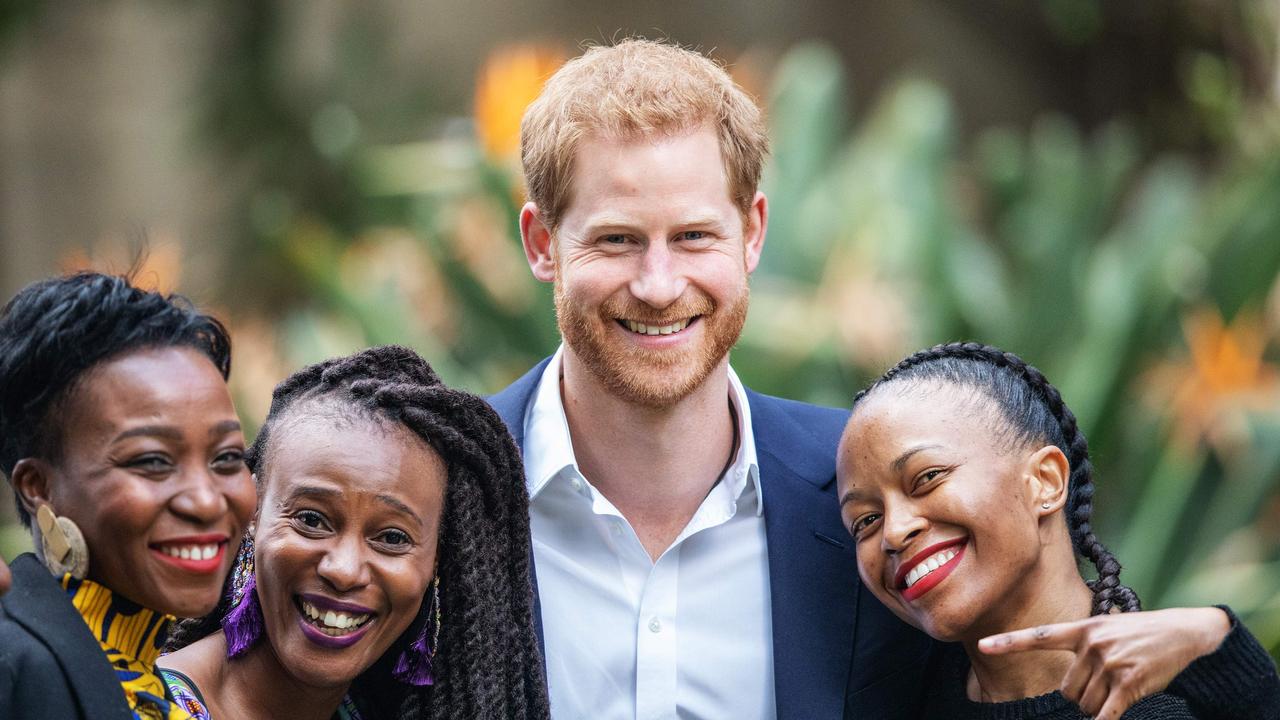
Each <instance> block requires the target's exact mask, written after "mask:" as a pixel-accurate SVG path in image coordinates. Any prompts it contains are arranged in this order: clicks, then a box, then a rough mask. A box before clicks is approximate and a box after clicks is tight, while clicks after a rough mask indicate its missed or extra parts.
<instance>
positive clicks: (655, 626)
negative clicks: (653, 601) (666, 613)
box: [649, 617, 662, 633]
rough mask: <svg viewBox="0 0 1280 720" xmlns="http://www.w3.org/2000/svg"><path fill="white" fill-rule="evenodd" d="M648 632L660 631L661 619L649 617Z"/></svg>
mask: <svg viewBox="0 0 1280 720" xmlns="http://www.w3.org/2000/svg"><path fill="white" fill-rule="evenodd" d="M649 632H654V633H658V632H662V621H661V620H659V619H658V618H656V617H655V618H649Z"/></svg>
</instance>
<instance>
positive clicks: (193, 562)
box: [147, 533, 229, 575]
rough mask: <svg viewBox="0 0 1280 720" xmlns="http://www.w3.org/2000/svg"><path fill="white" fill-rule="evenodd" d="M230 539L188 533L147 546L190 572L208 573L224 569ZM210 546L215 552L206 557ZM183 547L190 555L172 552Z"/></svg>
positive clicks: (159, 556) (165, 559) (172, 563)
mask: <svg viewBox="0 0 1280 720" xmlns="http://www.w3.org/2000/svg"><path fill="white" fill-rule="evenodd" d="M228 539H229V538H228V537H227V536H226V535H223V534H213V533H210V534H206V535H187V536H184V537H177V538H169V539H167V540H162V541H160V542H154V543H151V544H150V545H148V546H147V547H148V548H149V549H150V550H151V554H152V555H154V556H155V557H156V558H158V559H160V560H162V561H164V562H166V563H168V564H170V565H172V566H174V567H176V568H179V569H181V570H185V571H187V572H190V573H196V574H199V575H207V574H209V573H215V572H218V571H219V570H221V569H222V561H223V559H224V557H225V556H226V554H227V540H228ZM210 546H213V547H214V550H213V553H212V555H210V556H209V557H205V551H206V550H207V549H208V548H209V547H210ZM183 549H186V550H187V551H188V555H189V556H188V557H182V556H181V555H179V554H171V553H178V552H180V551H181V550H183Z"/></svg>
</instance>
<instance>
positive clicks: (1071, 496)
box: [853, 342, 1142, 615]
mask: <svg viewBox="0 0 1280 720" xmlns="http://www.w3.org/2000/svg"><path fill="white" fill-rule="evenodd" d="M929 381H933V382H942V383H946V384H951V385H958V386H960V387H965V388H970V389H972V390H975V391H977V392H978V393H980V394H981V395H983V396H984V397H986V398H988V399H989V400H991V402H992V403H994V404H995V406H996V407H997V408H999V409H1000V413H1001V415H1003V416H1004V417H1003V419H1004V421H1005V426H1004V427H1002V428H996V432H997V434H998V435H1000V436H1002V437H1001V439H1002V440H1006V441H1010V440H1011V441H1019V442H1045V443H1049V444H1051V445H1056V446H1057V447H1058V449H1059V450H1061V451H1062V454H1063V455H1065V456H1066V458H1067V463H1068V464H1069V465H1070V467H1071V476H1070V478H1069V480H1068V485H1067V491H1068V494H1067V507H1066V519H1067V528H1068V530H1070V532H1071V541H1072V544H1073V545H1074V546H1075V550H1076V552H1077V553H1078V554H1079V555H1080V556H1081V557H1083V558H1087V559H1088V560H1089V561H1090V562H1092V563H1093V565H1094V567H1095V568H1096V569H1097V572H1098V578H1097V580H1093V581H1090V582H1089V587H1090V589H1091V590H1093V612H1094V614H1095V615H1101V614H1103V613H1107V612H1110V611H1111V609H1112V608H1118V609H1119V610H1121V611H1122V612H1133V611H1137V610H1141V609H1142V603H1141V601H1140V600H1139V599H1138V595H1137V593H1135V592H1134V591H1133V590H1132V589H1131V588H1129V587H1127V586H1125V585H1121V584H1120V563H1119V561H1117V560H1116V558H1115V556H1114V555H1112V554H1111V551H1110V550H1108V549H1107V548H1106V546H1105V545H1103V544H1102V541H1101V540H1099V539H1098V536H1097V535H1095V534H1094V532H1093V525H1092V516H1093V463H1092V462H1091V461H1090V460H1089V443H1088V441H1087V440H1085V437H1084V432H1082V431H1081V430H1080V426H1079V424H1077V423H1076V416H1075V413H1073V412H1071V408H1068V407H1067V404H1066V403H1065V402H1063V400H1062V394H1061V393H1059V392H1058V388H1056V387H1054V386H1053V385H1052V384H1051V383H1050V382H1049V381H1048V379H1046V378H1045V376H1044V374H1043V373H1041V372H1040V371H1039V370H1037V369H1036V368H1035V367H1034V366H1033V365H1029V364H1027V362H1026V361H1025V360H1023V359H1022V358H1020V357H1018V356H1017V355H1014V354H1013V353H1011V352H1005V351H1004V350H1001V349H1000V348H996V347H991V346H990V345H982V344H980V343H974V342H965V343H947V344H945V345H935V346H933V347H931V348H929V349H927V350H921V351H919V352H917V353H914V354H912V355H910V356H908V357H906V358H903V360H902V361H901V362H899V363H898V364H897V365H895V366H893V367H892V368H890V369H889V370H888V371H887V372H885V374H884V375H883V376H881V377H880V379H879V380H876V381H875V382H874V383H872V384H871V385H870V386H869V387H867V388H866V389H865V390H863V391H862V392H860V393H858V394H857V396H855V397H854V399H853V409H854V410H855V411H856V410H857V408H858V403H860V402H862V401H863V400H864V399H865V398H866V397H867V396H868V395H870V394H872V393H875V392H876V391H878V390H879V389H880V388H883V387H885V386H886V385H891V384H897V383H907V382H917V383H918V382H929Z"/></svg>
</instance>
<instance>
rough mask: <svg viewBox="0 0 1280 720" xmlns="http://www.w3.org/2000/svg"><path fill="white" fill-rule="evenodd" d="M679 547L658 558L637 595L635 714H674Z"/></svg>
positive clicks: (648, 717) (667, 718)
mask: <svg viewBox="0 0 1280 720" xmlns="http://www.w3.org/2000/svg"><path fill="white" fill-rule="evenodd" d="M679 556H680V548H679V547H678V546H677V547H674V548H672V549H670V550H668V551H667V553H666V554H665V555H663V556H662V557H661V558H659V560H658V562H657V564H655V565H654V566H653V570H652V571H651V572H650V573H649V580H648V582H646V583H645V588H644V594H643V595H642V596H641V598H640V613H639V616H638V617H637V623H636V718H637V720H674V718H675V717H676V665H677V658H676V640H677V636H676V630H677V628H676V592H677V590H678V587H677V580H678V579H679V576H680V574H679V562H680V557H679Z"/></svg>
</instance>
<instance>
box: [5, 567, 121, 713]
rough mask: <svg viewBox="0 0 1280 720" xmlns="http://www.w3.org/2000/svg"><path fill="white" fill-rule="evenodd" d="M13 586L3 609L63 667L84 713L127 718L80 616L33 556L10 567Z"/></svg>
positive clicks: (111, 674)
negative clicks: (41, 643) (42, 644)
mask: <svg viewBox="0 0 1280 720" xmlns="http://www.w3.org/2000/svg"><path fill="white" fill-rule="evenodd" d="M10 569H11V570H12V571H13V580H14V582H13V589H12V590H11V591H10V592H9V593H8V594H7V595H5V596H4V598H3V602H4V609H5V612H7V613H8V614H9V616H10V617H12V618H13V620H14V621H15V622H17V623H18V624H19V625H21V626H23V627H24V628H26V630H27V632H29V633H31V634H32V635H33V636H34V637H36V638H38V639H39V640H40V641H41V642H43V643H44V644H45V646H46V647H48V648H49V651H50V652H51V653H52V654H53V656H54V658H56V659H57V661H58V664H59V665H61V666H62V670H63V672H64V673H65V674H66V676H67V680H68V681H69V682H70V684H71V689H72V692H74V693H75V696H76V701H77V702H78V703H79V705H80V710H81V712H82V713H83V716H84V717H92V718H107V720H113V719H117V718H118V719H119V720H128V719H129V718H132V717H133V713H131V712H130V711H129V705H128V703H127V702H126V701H125V697H124V690H123V689H122V688H121V687H120V683H119V681H118V680H116V676H115V673H114V672H112V670H111V665H110V664H109V663H108V662H107V658H106V656H105V655H104V654H103V652H102V648H101V647H100V646H99V645H98V643H97V641H96V640H95V639H94V637H93V635H92V634H91V633H90V632H89V628H88V626H87V625H85V622H84V618H82V617H80V614H79V613H78V612H76V609H75V606H73V605H72V604H71V600H70V598H68V597H67V594H66V593H65V592H63V590H62V587H61V586H60V585H58V583H57V581H55V580H54V579H53V577H52V576H51V575H50V574H49V571H48V570H47V569H45V567H44V565H41V564H40V561H39V560H37V559H36V557H35V556H34V555H31V554H29V553H28V554H24V555H20V556H18V558H17V559H16V560H14V561H13V564H12V565H10Z"/></svg>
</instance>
